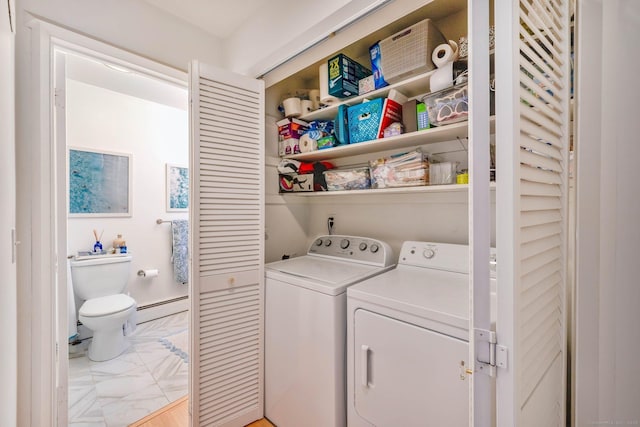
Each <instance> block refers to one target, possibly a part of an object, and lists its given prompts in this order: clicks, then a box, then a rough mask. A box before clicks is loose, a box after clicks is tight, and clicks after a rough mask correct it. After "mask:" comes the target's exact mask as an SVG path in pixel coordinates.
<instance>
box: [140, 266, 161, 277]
mask: <svg viewBox="0 0 640 427" xmlns="http://www.w3.org/2000/svg"><path fill="white" fill-rule="evenodd" d="M138 276H140V277H147V278H149V277H158V269H157V268H152V269H149V270H140V271H138Z"/></svg>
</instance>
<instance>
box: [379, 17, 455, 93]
mask: <svg viewBox="0 0 640 427" xmlns="http://www.w3.org/2000/svg"><path fill="white" fill-rule="evenodd" d="M442 43H446V40H445V38H444V36H443V35H442V33H441V32H440V30H439V29H438V27H436V26H435V24H434V23H433V22H432V21H431V20H430V19H425V20H423V21H420V22H418V23H416V24H413V25H412V26H410V27H409V28H405V29H404V30H402V31H400V32H398V33H396V34H394V35H392V36H390V37H387V38H386V39H384V40H381V41H380V58H381V65H382V76H383V77H384V79H385V80H386V81H387V82H389V83H396V82H398V81H400V80H402V79H405V78H407V77H409V76H410V75H414V74H420V73H425V72H427V71H429V70H433V69H434V68H435V65H433V61H431V53H432V52H433V49H435V47H436V46H438V45H439V44H442Z"/></svg>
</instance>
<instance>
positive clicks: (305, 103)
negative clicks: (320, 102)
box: [300, 99, 314, 114]
mask: <svg viewBox="0 0 640 427" xmlns="http://www.w3.org/2000/svg"><path fill="white" fill-rule="evenodd" d="M300 104H301V106H302V114H307V113H310V112H312V111H313V110H314V108H313V102H312V101H311V100H309V99H303V100H302V101H301V102H300Z"/></svg>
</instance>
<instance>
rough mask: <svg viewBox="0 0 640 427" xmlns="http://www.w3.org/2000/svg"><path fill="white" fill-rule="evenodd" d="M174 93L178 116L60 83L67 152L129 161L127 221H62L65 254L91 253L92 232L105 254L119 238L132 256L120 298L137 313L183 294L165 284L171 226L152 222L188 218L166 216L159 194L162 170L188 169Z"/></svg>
mask: <svg viewBox="0 0 640 427" xmlns="http://www.w3.org/2000/svg"><path fill="white" fill-rule="evenodd" d="M114 72H115V73H117V71H114ZM159 86H166V84H162V85H160V84H159ZM166 89H167V90H169V89H171V88H166ZM159 90H160V89H159ZM182 92H183V96H184V98H183V101H184V104H183V109H178V108H174V107H169V106H166V105H162V104H158V103H155V102H151V101H147V100H145V99H141V98H136V97H133V96H129V95H125V94H122V93H118V92H114V91H111V90H108V89H104V88H100V87H97V86H92V85H88V84H85V83H81V82H77V81H75V80H67V104H66V105H67V109H66V111H67V145H68V146H69V147H74V148H93V149H99V150H104V151H110V152H115V153H126V154H131V155H132V165H131V167H132V173H133V175H132V182H131V191H132V196H133V202H132V207H131V209H132V215H131V217H128V218H76V217H71V218H69V220H68V249H69V254H75V253H77V251H86V250H91V248H92V247H93V243H94V241H95V239H94V237H93V231H92V230H93V229H96V230H98V233H101V232H102V231H104V237H103V238H102V243H103V245H104V248H105V249H107V248H108V247H109V246H111V243H112V242H113V239H114V238H115V237H116V235H117V234H122V235H123V238H124V239H125V240H126V242H127V247H128V251H129V252H130V253H131V254H132V255H133V261H132V265H131V267H132V268H131V270H132V271H131V275H130V279H129V285H128V291H129V293H130V294H131V296H132V297H133V298H134V299H135V300H136V302H137V303H138V305H139V306H140V305H145V304H149V303H154V302H158V301H162V300H167V299H171V298H175V297H180V296H185V295H187V293H188V287H187V286H186V285H182V284H179V283H177V282H175V281H174V279H173V270H172V264H171V262H170V257H171V226H170V224H169V223H165V224H156V219H158V218H161V219H165V220H171V219H187V217H188V214H187V213H182V212H181V213H174V212H171V213H168V212H166V192H165V188H166V185H165V165H166V164H167V163H173V164H179V165H182V166H185V167H186V166H188V163H189V127H188V117H187V111H186V107H187V91H186V89H182ZM150 268H157V269H159V270H160V273H159V276H158V277H155V278H151V279H150V278H142V277H139V276H137V275H136V272H137V271H138V270H140V269H150Z"/></svg>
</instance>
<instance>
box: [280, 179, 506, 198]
mask: <svg viewBox="0 0 640 427" xmlns="http://www.w3.org/2000/svg"><path fill="white" fill-rule="evenodd" d="M495 188H496V183H495V182H492V183H490V189H491V190H495ZM468 190H469V184H449V185H424V186H416V187H397V188H380V189H373V188H372V189H369V190H347V191H314V192H296V193H281V194H280V195H281V196H284V197H331V196H358V195H368V196H370V195H373V194H415V193H457V192H466V191H468Z"/></svg>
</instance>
